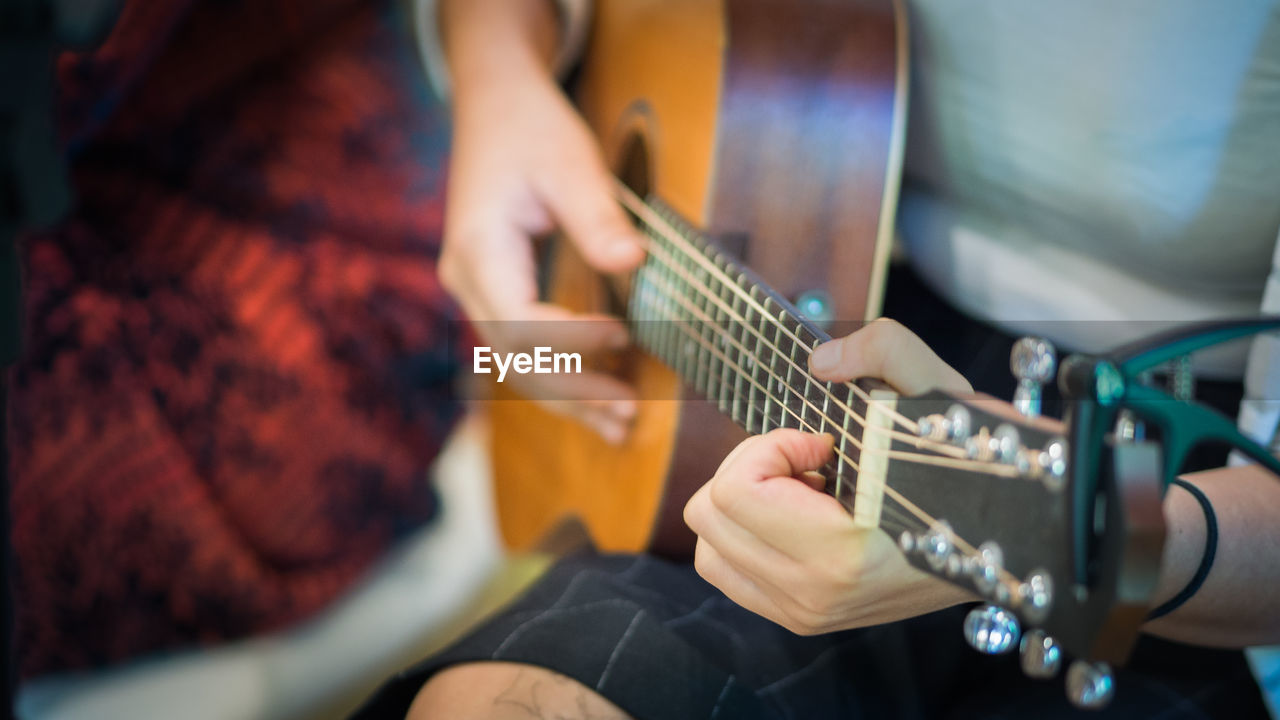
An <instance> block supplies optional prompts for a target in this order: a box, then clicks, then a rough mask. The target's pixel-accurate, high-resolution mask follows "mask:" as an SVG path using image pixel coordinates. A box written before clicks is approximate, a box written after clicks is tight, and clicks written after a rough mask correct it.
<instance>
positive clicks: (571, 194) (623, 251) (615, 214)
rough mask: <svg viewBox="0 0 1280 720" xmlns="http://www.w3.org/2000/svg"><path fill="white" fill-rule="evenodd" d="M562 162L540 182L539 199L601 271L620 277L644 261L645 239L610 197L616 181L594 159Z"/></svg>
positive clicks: (599, 161)
mask: <svg viewBox="0 0 1280 720" xmlns="http://www.w3.org/2000/svg"><path fill="white" fill-rule="evenodd" d="M588 155H589V158H579V159H578V160H577V161H575V160H574V159H573V158H566V159H565V161H564V162H562V163H560V165H559V166H557V168H556V170H555V171H553V172H551V173H549V174H547V175H546V176H545V178H544V179H542V186H543V187H542V189H543V192H541V193H540V196H541V198H542V200H543V202H545V203H546V204H547V206H548V207H549V208H551V214H552V215H553V216H555V219H556V221H557V222H558V223H559V225H560V227H562V228H564V230H565V232H566V233H568V235H569V239H570V241H572V242H573V244H574V245H575V246H576V247H577V248H578V250H579V251H580V252H581V253H582V256H583V257H584V258H586V261H587V263H588V264H590V265H591V266H592V267H594V268H596V269H597V270H600V271H602V272H610V273H613V272H623V271H626V270H631V269H633V268H635V267H636V266H637V265H639V264H640V262H641V261H642V260H643V259H644V250H643V244H642V243H643V240H642V238H641V236H640V233H639V232H638V231H637V230H636V229H635V227H634V226H633V225H632V224H631V222H630V221H628V219H627V216H626V213H624V212H623V210H622V207H621V206H620V205H619V204H618V201H617V200H616V199H615V198H614V196H613V186H614V182H615V180H614V179H613V176H612V175H610V174H609V172H608V171H606V170H605V167H604V164H603V163H602V162H601V160H600V158H599V156H598V154H595V153H589V154H588Z"/></svg>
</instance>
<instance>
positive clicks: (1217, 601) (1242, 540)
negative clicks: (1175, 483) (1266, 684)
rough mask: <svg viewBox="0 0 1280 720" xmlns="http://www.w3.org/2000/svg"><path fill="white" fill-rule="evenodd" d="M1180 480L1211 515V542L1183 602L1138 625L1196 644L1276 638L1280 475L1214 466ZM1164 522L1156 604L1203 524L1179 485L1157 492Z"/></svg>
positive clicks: (1185, 566) (1194, 554)
mask: <svg viewBox="0 0 1280 720" xmlns="http://www.w3.org/2000/svg"><path fill="white" fill-rule="evenodd" d="M1183 479H1185V480H1187V481H1189V482H1191V483H1192V484H1194V485H1196V486H1197V487H1198V488H1200V490H1201V491H1203V492H1204V493H1205V495H1206V496H1207V497H1208V498H1209V501H1210V503H1211V504H1212V505H1213V509H1214V513H1215V515H1216V516H1217V519H1218V549H1217V554H1216V556H1215V559H1214V562H1213V567H1212V570H1211V571H1210V572H1209V575H1208V577H1207V578H1206V579H1205V582H1204V584H1203V585H1202V586H1201V587H1200V589H1199V590H1198V591H1197V592H1196V593H1195V595H1193V596H1192V597H1191V598H1190V599H1189V600H1187V602H1186V603H1184V604H1183V605H1182V606H1180V607H1179V608H1177V609H1176V610H1174V611H1173V612H1171V613H1169V614H1168V615H1166V616H1164V617H1163V618H1159V619H1157V620H1153V621H1151V622H1149V623H1147V625H1146V627H1145V628H1144V629H1145V630H1146V631H1147V632H1150V633H1151V634H1153V635H1159V636H1161V637H1165V638H1168V639H1171V640H1177V641H1180V642H1187V643H1192V644H1196V645H1207V646H1215V647H1241V646H1246V645H1260V644H1271V643H1277V642H1280V612H1277V610H1276V606H1275V598H1276V597H1277V596H1280V481H1277V479H1276V478H1275V477H1274V476H1272V475H1271V474H1270V473H1268V472H1267V471H1265V470H1263V469H1261V468H1259V467H1257V466H1247V467H1238V468H1222V469H1219V470H1212V471H1208V472H1203V473H1196V474H1194V475H1188V476H1186V477H1184V478H1183ZM1164 508H1165V515H1166V518H1167V521H1168V526H1169V528H1170V530H1169V534H1168V538H1167V540H1166V543H1165V552H1164V562H1163V564H1162V571H1161V578H1160V583H1159V586H1158V588H1157V589H1156V593H1155V603H1153V606H1154V605H1158V604H1160V603H1163V602H1164V601H1166V600H1168V599H1169V598H1171V597H1173V596H1174V595H1176V594H1177V593H1178V592H1179V591H1181V590H1182V588H1184V587H1186V585H1187V583H1188V582H1189V581H1190V580H1191V578H1192V576H1193V575H1194V574H1195V571H1196V568H1197V567H1198V566H1199V564H1200V559H1201V558H1202V557H1203V556H1204V550H1205V537H1206V523H1205V517H1204V512H1203V510H1202V509H1201V507H1200V504H1199V503H1198V502H1196V500H1195V498H1193V497H1192V496H1191V494H1190V493H1188V492H1187V491H1186V490H1184V489H1181V488H1177V487H1173V488H1170V490H1169V493H1168V495H1167V496H1166V497H1165V504H1164Z"/></svg>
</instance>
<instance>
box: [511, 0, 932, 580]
mask: <svg viewBox="0 0 1280 720" xmlns="http://www.w3.org/2000/svg"><path fill="white" fill-rule="evenodd" d="M595 7H596V10H595V17H594V19H593V29H592V35H591V40H590V43H589V47H588V54H587V57H586V61H585V63H584V65H583V68H582V71H581V74H580V77H579V79H578V83H577V87H576V97H577V101H578V105H579V108H580V110H581V112H582V114H583V116H584V117H585V118H586V120H587V122H588V123H589V125H590V126H591V127H592V128H593V129H594V131H595V133H596V135H597V137H598V138H599V140H600V143H601V145H602V148H603V150H604V153H605V157H606V159H607V161H608V162H609V163H610V165H611V167H612V168H613V170H614V171H615V173H616V174H617V175H618V176H619V177H620V178H621V179H622V180H623V182H625V183H626V184H628V185H629V186H630V187H631V188H632V189H633V190H635V191H636V192H637V193H639V194H641V195H646V194H649V193H652V194H654V195H656V196H657V197H660V198H661V199H662V200H663V201H664V202H665V203H667V204H668V205H670V206H671V207H673V208H674V209H675V210H676V211H678V212H679V213H680V214H681V215H683V216H684V217H685V218H688V219H689V220H691V221H693V222H695V223H696V224H698V225H700V226H701V227H703V228H705V229H707V230H708V231H709V232H710V233H711V234H712V236H713V237H716V238H718V239H720V240H721V243H722V244H723V245H725V247H727V249H729V250H730V251H731V252H733V253H734V254H736V255H738V256H739V257H740V258H741V259H742V260H744V261H745V263H746V264H747V265H748V266H750V267H752V268H753V269H754V270H756V271H757V272H758V273H759V275H760V276H761V277H762V278H763V279H764V280H765V281H767V282H768V283H769V284H770V285H771V286H772V287H773V288H775V289H777V290H778V291H779V292H781V293H782V294H784V295H786V296H787V297H788V298H791V299H793V300H795V299H796V298H798V297H800V296H802V295H803V294H805V293H815V292H816V293H818V294H819V296H824V297H826V298H829V303H828V306H829V308H830V311H831V314H832V315H833V316H834V318H836V319H837V320H839V321H846V322H848V321H861V320H864V319H869V318H874V317H876V316H877V315H878V314H879V309H880V298H881V295H882V292H883V284H884V276H885V272H886V269H887V263H888V254H889V248H890V244H891V239H892V227H893V221H894V214H895V210H896V201H897V188H898V180H899V176H900V170H901V157H902V143H903V135H904V123H905V113H906V107H905V104H906V57H907V52H906V37H907V35H906V30H905V17H904V11H903V9H902V7H901V3H900V2H894V1H893V0H811V1H809V2H796V1H795V0H598V2H597V3H596V6H595ZM560 246H561V247H559V248H558V249H557V251H556V252H555V254H554V257H553V260H552V263H551V267H550V273H551V282H550V286H549V292H548V295H549V297H550V299H552V300H554V301H555V302H557V303H560V304H562V305H565V306H566V307H569V308H571V309H576V310H601V309H607V308H609V307H610V305H609V302H608V298H609V292H608V290H607V288H606V286H605V284H604V283H603V282H602V281H601V279H600V278H598V277H597V276H595V275H594V274H592V273H591V272H590V270H589V269H588V268H586V267H585V266H584V265H583V264H582V263H581V261H580V260H579V259H578V258H577V257H576V256H574V255H573V254H572V252H571V251H570V250H569V249H568V248H567V243H560ZM614 310H615V311H616V308H614ZM625 365H626V376H627V377H628V379H629V381H630V382H632V383H634V384H635V385H636V387H637V389H638V393H639V396H640V398H641V400H642V402H641V403H640V411H639V414H638V416H637V418H636V421H635V424H634V426H633V428H632V431H631V433H630V435H629V437H628V440H627V442H626V443H625V444H624V445H622V446H620V447H615V446H611V445H608V444H606V443H605V442H604V441H602V440H600V439H599V438H598V437H597V436H596V435H595V434H594V433H592V432H591V431H589V430H587V429H586V428H584V427H582V426H581V425H579V424H577V423H576V422H574V421H572V420H570V419H567V418H564V417H561V416H558V415H554V414H552V413H549V412H547V411H545V410H543V409H542V408H541V407H539V406H538V405H536V404H534V403H532V402H529V401H525V400H521V399H519V398H517V397H515V396H513V395H512V394H511V393H510V391H508V390H505V389H504V388H503V387H502V386H497V388H496V389H495V399H496V400H498V401H497V402H493V403H490V411H491V419H492V422H493V424H494V432H493V434H492V437H494V438H501V440H500V441H497V442H495V443H494V447H493V452H492V457H493V469H494V478H495V483H496V492H495V495H496V500H497V508H498V513H499V523H500V527H501V529H502V532H503V535H504V537H505V539H506V541H507V542H508V543H509V544H510V545H511V546H513V547H528V546H530V545H533V544H535V543H537V542H538V541H539V540H540V539H542V538H543V537H544V536H546V535H547V534H548V533H549V532H550V531H551V530H553V529H554V528H555V527H556V526H557V525H558V524H560V523H561V522H562V521H564V520H566V519H568V518H571V517H576V518H578V519H580V520H581V521H582V522H583V524H585V526H586V528H587V530H588V531H589V533H590V535H591V538H592V540H593V541H594V543H595V544H596V546H597V547H599V548H601V549H602V550H606V551H638V550H646V549H647V550H651V551H656V552H659V553H662V554H666V555H672V556H679V555H683V554H687V553H688V552H689V551H690V550H691V548H692V534H691V533H690V532H689V531H688V530H687V528H685V526H684V523H683V521H682V519H681V510H682V508H683V505H684V502H685V501H686V500H687V499H688V497H689V496H690V495H691V494H692V492H693V491H694V490H696V489H697V487H699V486H700V485H701V484H702V483H703V482H704V481H705V480H707V479H708V478H710V477H711V475H712V474H713V473H714V472H715V470H716V468H717V467H718V465H719V463H720V461H721V460H722V459H723V458H724V456H725V455H726V454H727V453H728V451H729V450H730V449H731V448H732V447H733V446H734V445H735V444H737V443H738V442H739V441H741V440H742V438H743V437H745V435H744V433H743V431H742V430H740V429H739V428H737V426H735V425H734V423H733V422H732V421H730V420H729V419H728V418H726V417H724V416H723V415H721V414H720V413H719V412H718V410H717V408H716V406H715V405H714V404H712V403H709V402H707V401H705V400H693V399H682V391H681V385H680V381H679V379H678V378H677V377H676V375H675V373H674V372H673V371H671V370H670V369H668V368H667V367H666V366H664V365H663V364H662V363H660V362H659V361H657V360H656V359H654V358H652V357H650V356H647V355H644V354H642V353H640V352H639V351H637V352H636V353H635V356H634V357H630V358H627V361H626V363H625Z"/></svg>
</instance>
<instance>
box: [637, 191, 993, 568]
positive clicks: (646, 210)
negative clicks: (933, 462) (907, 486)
mask: <svg viewBox="0 0 1280 720" xmlns="http://www.w3.org/2000/svg"><path fill="white" fill-rule="evenodd" d="M615 183H616V185H615V186H616V188H617V190H618V198H619V201H620V202H622V203H623V204H624V205H626V206H627V207H628V209H629V210H631V212H632V213H633V214H635V215H636V217H637V218H638V219H639V220H641V222H643V223H644V224H645V225H647V226H649V227H650V228H651V229H653V230H655V231H658V232H660V233H661V234H662V235H665V236H666V238H667V240H668V242H670V243H672V245H673V246H675V245H679V246H681V249H682V250H683V251H684V253H685V254H686V256H687V257H689V258H690V259H692V260H694V261H695V262H697V263H698V264H700V265H702V266H703V268H704V269H705V270H707V271H708V272H710V273H711V274H712V275H714V276H717V277H718V278H719V280H720V281H721V283H722V284H723V285H724V286H725V287H728V288H731V289H732V290H733V292H734V293H735V294H737V295H738V296H740V297H741V298H742V299H743V300H744V301H745V302H746V303H747V304H748V305H749V306H754V307H755V308H756V310H757V311H758V312H759V313H760V315H761V317H763V318H767V319H768V321H769V322H770V323H771V324H773V325H775V326H776V327H777V328H778V330H779V331H780V332H782V333H786V335H788V336H789V337H790V338H791V339H792V341H793V342H794V343H795V344H796V347H797V348H798V347H805V346H807V343H804V342H803V341H802V340H800V338H799V337H798V336H797V335H796V334H795V333H794V332H792V331H791V330H790V328H788V327H787V326H786V325H784V324H782V323H779V322H778V321H777V320H776V319H774V318H773V316H772V314H771V313H768V312H767V311H766V310H765V308H764V307H763V305H761V303H760V302H759V301H757V300H756V299H755V298H754V297H753V296H751V295H750V294H749V293H747V292H746V291H745V290H743V289H742V288H741V287H739V286H738V285H737V284H736V283H734V282H733V281H732V280H731V279H730V278H729V277H728V276H727V275H726V274H725V272H724V271H723V270H721V269H720V268H719V267H717V266H716V265H715V263H713V262H711V261H710V260H709V259H708V258H706V257H705V256H704V255H703V254H702V253H701V252H698V251H697V248H696V247H691V245H692V243H691V241H690V240H689V239H687V238H685V237H683V235H681V233H680V232H679V231H678V230H677V229H676V228H675V227H674V226H673V225H672V224H671V222H670V221H668V220H667V219H666V218H664V217H662V216H661V215H660V214H658V213H657V212H656V211H654V210H653V209H652V208H650V207H649V206H648V205H647V204H646V203H644V202H642V201H641V200H640V199H639V198H638V197H637V196H636V195H635V193H633V192H631V190H630V188H627V187H626V186H625V185H623V184H622V183H621V182H620V181H616V180H615ZM646 216H647V217H646ZM653 219H657V220H658V222H656V223H655V222H654V221H653ZM664 228H665V230H664ZM749 329H751V330H752V332H753V333H755V334H756V335H757V337H758V338H759V339H760V340H762V341H764V342H765V343H766V344H767V345H769V346H770V347H771V348H772V349H773V350H774V351H775V352H777V353H778V354H779V356H781V357H783V359H784V360H786V361H787V362H788V363H789V364H790V365H791V366H792V367H793V368H794V369H798V370H799V371H800V374H801V376H802V377H804V378H805V379H806V382H807V383H813V382H814V378H813V377H812V376H810V375H809V373H808V372H807V371H806V370H805V369H803V368H800V367H799V366H797V365H796V363H795V362H794V361H793V360H791V358H790V357H789V356H788V355H786V354H783V353H781V352H780V351H779V350H778V348H777V346H776V345H775V344H774V343H772V342H769V341H768V339H767V338H765V337H764V336H763V334H761V333H758V332H756V331H755V329H754V328H749ZM698 339H699V342H702V341H701V337H699V338H698ZM847 386H848V387H849V388H850V389H851V390H852V391H853V392H854V393H855V394H857V395H859V396H860V398H861V399H862V400H863V402H864V403H866V404H867V405H868V406H869V407H870V406H875V407H879V408H880V409H881V410H882V411H883V412H885V414H886V415H888V416H889V417H890V418H892V419H893V420H894V421H895V422H897V423H898V424H900V425H902V426H903V427H905V428H907V429H908V430H909V431H911V432H912V433H913V434H914V433H918V432H919V426H918V425H917V424H916V423H915V422H913V421H911V420H909V419H907V418H906V417H905V416H903V415H902V414H901V413H899V412H897V411H896V410H895V409H892V408H887V407H885V406H884V405H883V404H882V403H880V402H878V401H876V400H875V399H874V398H872V397H871V396H870V394H869V393H867V392H866V391H865V390H863V389H862V388H860V387H858V386H857V385H856V384H853V383H847ZM817 388H818V390H819V391H820V392H821V394H823V395H825V396H826V398H825V399H826V400H827V401H830V402H834V403H835V404H836V405H837V406H838V407H840V408H842V409H844V410H845V411H846V412H848V413H850V414H851V415H856V413H854V412H853V410H852V408H850V407H849V406H848V405H846V404H845V403H844V402H843V401H842V400H840V398H839V397H836V396H835V395H834V394H833V393H831V392H830V390H828V389H826V388H825V387H823V386H822V385H817ZM908 455H909V454H908ZM901 500H902V501H904V502H905V503H908V504H910V505H911V506H912V507H914V503H910V501H908V500H906V498H901ZM916 509H917V510H918V508H916ZM921 512H922V511H921ZM922 514H923V515H924V516H925V517H929V522H930V524H932V523H933V522H935V520H934V519H933V518H931V517H930V516H928V514H927V513H923V512H922ZM952 536H953V538H954V539H955V540H956V541H957V545H962V546H965V547H967V548H968V549H967V552H970V553H973V552H974V550H973V547H972V546H971V545H969V544H968V543H967V542H966V541H964V539H963V538H959V537H955V536H954V533H952ZM1002 572H1003V571H1002ZM1006 574H1007V573H1006Z"/></svg>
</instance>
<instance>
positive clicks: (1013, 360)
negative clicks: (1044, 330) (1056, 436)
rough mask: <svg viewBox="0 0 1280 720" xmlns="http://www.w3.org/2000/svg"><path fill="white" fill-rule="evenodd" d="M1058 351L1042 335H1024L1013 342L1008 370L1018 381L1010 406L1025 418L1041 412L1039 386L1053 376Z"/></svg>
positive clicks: (1040, 391)
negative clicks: (1040, 336)
mask: <svg viewBox="0 0 1280 720" xmlns="http://www.w3.org/2000/svg"><path fill="white" fill-rule="evenodd" d="M1057 365H1058V353H1057V350H1055V349H1054V347H1053V343H1051V342H1049V341H1048V340H1046V339H1044V338H1039V337H1024V338H1022V339H1020V340H1018V341H1017V342H1015V343H1014V344H1013V350H1012V351H1011V352H1010V353H1009V370H1011V371H1012V372H1013V376H1014V377H1015V378H1017V380H1018V389H1017V390H1016V391H1014V395H1013V406H1014V407H1015V408H1017V410H1018V412H1020V413H1022V414H1023V415H1026V416H1027V417H1035V416H1037V415H1039V414H1040V404H1041V403H1040V401H1041V397H1042V394H1043V391H1042V390H1041V388H1043V387H1044V384H1045V383H1047V382H1049V381H1050V380H1052V379H1053V372H1054V370H1055V369H1056V368H1057Z"/></svg>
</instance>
